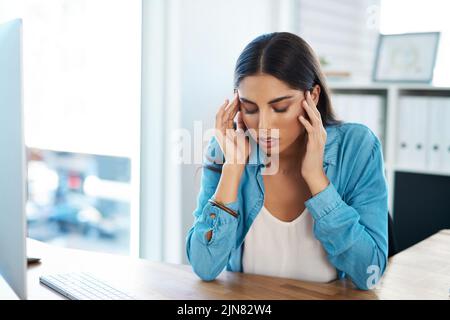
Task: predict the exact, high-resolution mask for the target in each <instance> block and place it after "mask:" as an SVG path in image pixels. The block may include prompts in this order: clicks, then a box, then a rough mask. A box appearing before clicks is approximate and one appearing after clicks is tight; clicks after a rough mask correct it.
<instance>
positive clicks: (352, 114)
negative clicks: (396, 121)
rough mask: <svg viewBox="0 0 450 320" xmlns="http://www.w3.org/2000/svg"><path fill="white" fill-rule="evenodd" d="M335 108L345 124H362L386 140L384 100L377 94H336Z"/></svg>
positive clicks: (334, 99)
mask: <svg viewBox="0 0 450 320" xmlns="http://www.w3.org/2000/svg"><path fill="white" fill-rule="evenodd" d="M333 106H334V108H335V110H336V113H337V115H338V117H339V118H341V119H342V120H344V121H345V122H355V123H362V124H364V125H366V126H367V127H369V128H370V129H371V130H372V131H373V133H374V134H375V135H377V136H378V138H379V139H380V140H381V141H383V139H384V122H385V121H384V112H383V107H384V100H383V97H382V96H380V95H375V94H369V95H368V94H335V95H334V96H333Z"/></svg>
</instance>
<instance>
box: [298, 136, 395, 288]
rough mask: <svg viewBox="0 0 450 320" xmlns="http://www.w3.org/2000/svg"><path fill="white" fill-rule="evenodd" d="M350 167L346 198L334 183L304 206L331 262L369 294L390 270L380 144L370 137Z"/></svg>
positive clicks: (362, 144) (385, 185)
mask: <svg viewBox="0 0 450 320" xmlns="http://www.w3.org/2000/svg"><path fill="white" fill-rule="evenodd" d="M359 146H360V147H359V148H358V152H357V154H356V156H355V157H354V161H352V162H351V164H349V165H348V166H347V170H350V169H348V168H351V172H347V174H348V177H349V178H348V181H347V188H346V190H345V197H344V198H345V199H346V201H344V200H343V197H341V195H340V194H339V193H338V192H337V190H336V188H335V186H334V185H333V183H331V182H330V184H329V185H328V186H327V187H326V188H325V189H324V190H322V191H321V192H320V193H318V194H316V195H315V196H314V197H312V198H310V199H309V200H307V201H306V202H305V206H306V207H307V208H308V210H309V212H310V213H311V215H312V217H313V219H314V234H315V236H316V238H317V239H318V240H319V241H321V243H322V245H323V247H324V249H325V251H326V252H327V254H328V258H329V260H330V262H331V263H332V264H333V265H334V266H335V267H336V268H337V269H338V270H340V271H342V272H344V273H345V274H347V275H348V276H349V277H350V278H351V279H352V281H353V283H354V284H355V285H356V286H357V287H358V288H360V289H365V290H367V289H370V288H371V287H372V286H373V285H375V284H376V282H377V280H379V278H380V277H381V275H382V274H383V273H384V270H385V269H386V265H387V250H388V243H387V241H388V239H387V218H388V204H387V184H386V179H385V176H384V161H383V155H382V149H381V144H380V141H379V140H378V138H377V137H376V136H375V135H373V133H372V132H370V131H369V132H368V133H367V134H366V135H365V136H364V140H363V141H361V142H360V143H359Z"/></svg>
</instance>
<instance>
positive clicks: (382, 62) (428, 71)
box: [373, 32, 440, 83]
mask: <svg viewBox="0 0 450 320" xmlns="http://www.w3.org/2000/svg"><path fill="white" fill-rule="evenodd" d="M439 39H440V32H423V33H403V34H380V36H379V39H378V48H377V52H376V58H375V65H374V69H373V81H383V82H418V83H430V82H431V81H432V80H433V71H434V66H435V63H436V55H437V49H438V45H439Z"/></svg>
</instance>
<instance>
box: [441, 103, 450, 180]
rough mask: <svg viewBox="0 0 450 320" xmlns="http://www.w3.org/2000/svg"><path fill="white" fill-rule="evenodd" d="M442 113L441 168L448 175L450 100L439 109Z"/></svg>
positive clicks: (449, 164) (449, 166)
mask: <svg viewBox="0 0 450 320" xmlns="http://www.w3.org/2000/svg"><path fill="white" fill-rule="evenodd" d="M441 111H442V122H441V123H442V126H443V127H444V135H443V138H442V140H443V155H442V161H443V165H442V168H443V170H444V172H446V173H450V98H449V97H447V98H446V100H445V103H444V104H443V105H442V107H441Z"/></svg>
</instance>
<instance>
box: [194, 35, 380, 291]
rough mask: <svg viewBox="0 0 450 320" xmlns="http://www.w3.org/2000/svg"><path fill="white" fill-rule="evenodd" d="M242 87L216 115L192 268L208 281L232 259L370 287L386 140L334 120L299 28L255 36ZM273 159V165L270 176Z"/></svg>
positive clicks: (244, 57) (251, 268) (242, 60)
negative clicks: (294, 32) (266, 172)
mask: <svg viewBox="0 0 450 320" xmlns="http://www.w3.org/2000/svg"><path fill="white" fill-rule="evenodd" d="M234 85H235V96H234V99H233V100H232V101H231V102H229V101H228V100H226V101H225V103H224V104H223V105H222V106H221V107H220V108H219V111H218V112H217V116H216V129H217V130H216V135H215V137H214V138H213V139H211V141H210V143H209V146H208V148H207V152H206V156H205V160H204V162H205V163H204V167H203V171H202V181H201V189H200V193H199V196H198V202H197V208H196V210H195V211H194V216H195V222H194V225H193V227H192V228H191V230H190V231H189V234H188V236H187V243H186V250H187V256H188V258H189V261H190V263H191V265H192V267H193V270H194V272H195V273H196V274H197V275H198V276H199V277H200V278H202V279H203V280H207V281H209V280H213V279H215V278H216V277H217V276H218V275H219V273H220V272H221V271H222V270H223V269H224V268H225V267H227V270H230V271H240V272H247V273H255V274H263V275H271V276H278V277H285V278H293V279H300V280H305V281H318V282H329V281H332V280H335V279H338V278H343V277H345V276H348V277H350V278H351V279H352V281H353V283H354V284H355V285H356V286H357V287H358V288H360V289H369V288H370V287H371V286H372V285H373V284H374V283H375V282H374V281H372V280H373V279H374V276H375V277H376V279H379V277H381V275H382V273H383V272H384V270H385V268H386V264H387V250H388V243H387V218H388V209H387V185H386V180H385V177H384V164H383V155H382V148H381V145H380V141H379V140H378V138H377V137H376V136H375V135H374V134H373V133H372V131H370V129H368V128H367V127H366V126H364V125H361V124H356V123H343V122H341V121H338V120H337V119H336V118H335V116H334V114H333V111H332V107H331V102H330V94H329V92H328V89H327V86H326V83H325V79H324V76H323V73H322V71H321V68H320V64H319V62H318V59H317V57H316V55H315V54H314V52H313V50H312V49H311V47H310V46H309V45H308V44H307V43H306V42H305V41H304V40H303V39H301V38H300V37H298V36H296V35H294V34H291V33H285V32H282V33H271V34H266V35H262V36H259V37H257V38H256V39H255V40H253V41H252V42H251V43H249V44H248V45H247V46H246V48H245V49H244V51H243V52H242V53H241V55H240V56H239V58H238V61H237V63H236V68H235V84H234ZM234 119H237V124H235V123H234ZM236 126H237V128H236ZM246 132H247V133H248V132H249V133H250V134H248V135H247V136H248V137H249V138H248V139H247V138H245V137H246ZM256 149H260V150H262V153H261V152H257V150H256ZM260 154H263V156H262V157H261V156H258V155H260ZM275 156H276V157H275ZM271 158H276V159H277V162H276V163H277V170H270V171H273V172H271V174H264V170H268V169H270V168H271V167H273V164H272V161H271V160H270V159H271ZM221 160H222V161H221ZM369 280H371V281H369Z"/></svg>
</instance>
